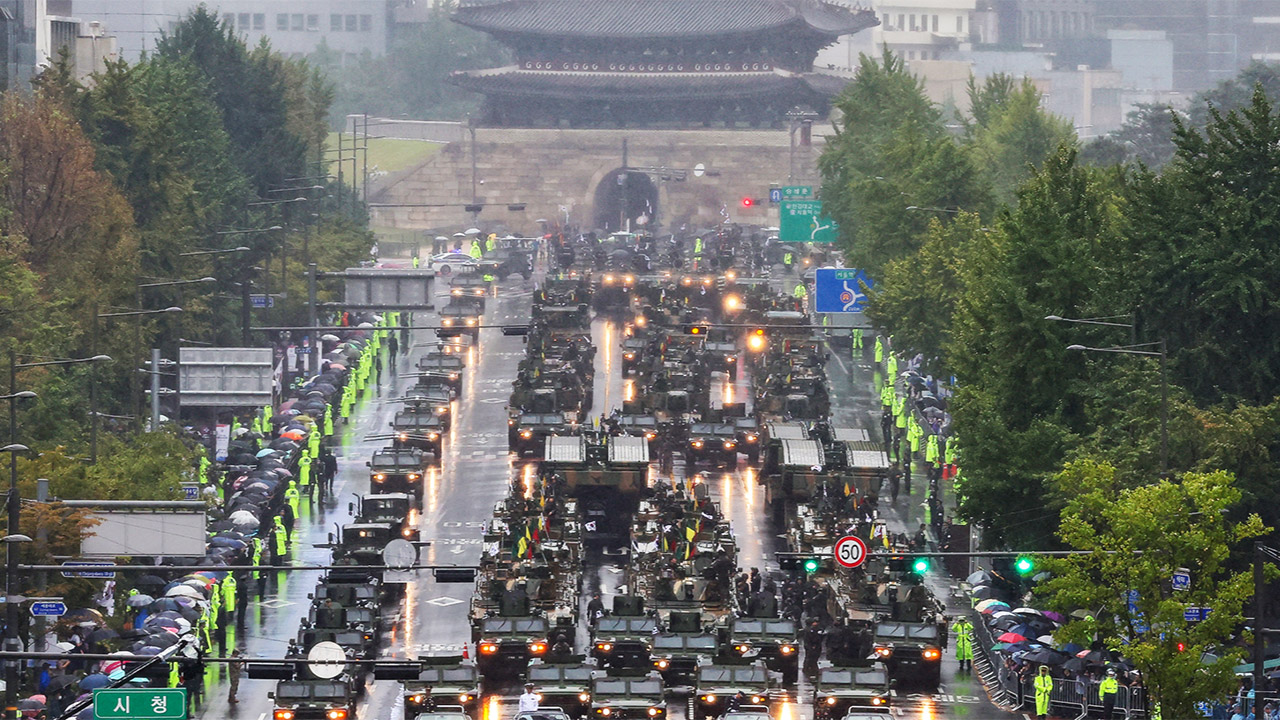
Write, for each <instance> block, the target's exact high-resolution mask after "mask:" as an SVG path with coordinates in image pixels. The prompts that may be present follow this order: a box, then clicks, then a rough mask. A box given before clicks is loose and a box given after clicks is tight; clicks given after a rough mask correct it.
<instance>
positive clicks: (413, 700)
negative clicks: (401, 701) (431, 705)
mask: <svg viewBox="0 0 1280 720" xmlns="http://www.w3.org/2000/svg"><path fill="white" fill-rule="evenodd" d="M426 699H427V696H426V695H422V694H418V695H410V696H409V702H411V703H413V704H414V705H417V704H418V703H420V702H422V701H423V700H426Z"/></svg>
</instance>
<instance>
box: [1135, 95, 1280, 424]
mask: <svg viewBox="0 0 1280 720" xmlns="http://www.w3.org/2000/svg"><path fill="white" fill-rule="evenodd" d="M1211 118H1212V119H1211V121H1210V123H1209V125H1208V126H1206V127H1205V129H1204V131H1203V132H1200V131H1197V130H1194V129H1192V128H1189V127H1186V126H1183V125H1182V124H1181V123H1179V125H1178V128H1177V131H1176V134H1175V138H1176V139H1175V142H1176V144H1177V146H1178V152H1177V155H1176V156H1175V157H1174V159H1173V161H1172V162H1170V163H1169V164H1168V165H1167V166H1166V167H1165V169H1164V171H1163V173H1161V174H1160V175H1155V174H1153V173H1150V172H1147V173H1138V174H1137V175H1136V177H1135V179H1134V181H1133V182H1132V183H1131V184H1130V186H1129V187H1130V191H1129V193H1128V194H1129V196H1130V197H1129V200H1128V202H1127V207H1128V208H1130V213H1129V219H1130V222H1129V224H1128V228H1129V229H1128V232H1127V235H1128V237H1129V243H1128V246H1127V247H1125V248H1123V249H1122V250H1121V252H1120V253H1119V255H1118V257H1120V258H1123V259H1124V263H1123V266H1124V268H1125V271H1126V274H1127V275H1129V276H1130V281H1131V285H1130V287H1129V297H1128V298H1126V301H1127V302H1126V303H1125V304H1124V305H1122V306H1128V307H1135V308H1138V316H1139V322H1140V325H1141V326H1142V330H1143V332H1142V335H1143V336H1144V337H1149V338H1160V337H1163V338H1165V339H1166V340H1167V343H1168V348H1169V352H1170V367H1171V372H1172V377H1173V378H1174V380H1175V382H1177V383H1178V384H1180V385H1183V386H1184V387H1186V388H1187V389H1188V390H1189V391H1190V392H1191V394H1192V396H1193V397H1195V398H1196V399H1197V400H1199V401H1201V402H1204V403H1206V404H1209V403H1217V402H1219V401H1222V400H1224V399H1241V400H1245V401H1248V402H1253V403H1265V402H1269V401H1270V400H1271V397H1272V395H1273V394H1274V388H1275V386H1276V384H1277V382H1278V381H1280V334H1277V333H1276V332H1274V328H1275V327H1277V326H1278V325H1280V254H1277V253H1276V252H1275V229H1276V228H1277V227H1280V115H1278V114H1277V113H1276V112H1275V111H1274V108H1273V107H1272V105H1271V103H1270V102H1269V101H1268V100H1267V98H1266V95H1265V93H1263V92H1262V90H1261V89H1259V90H1257V91H1255V93H1254V96H1253V103H1252V104H1251V105H1250V106H1248V107H1246V108H1244V109H1243V110H1240V111H1232V112H1231V113H1228V114H1226V115H1222V114H1220V113H1218V112H1217V111H1213V112H1211Z"/></svg>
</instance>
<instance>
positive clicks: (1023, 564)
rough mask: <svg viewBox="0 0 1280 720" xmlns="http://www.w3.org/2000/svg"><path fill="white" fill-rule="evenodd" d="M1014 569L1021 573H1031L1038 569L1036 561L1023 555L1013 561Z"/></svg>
mask: <svg viewBox="0 0 1280 720" xmlns="http://www.w3.org/2000/svg"><path fill="white" fill-rule="evenodd" d="M1013 569H1014V570H1017V571H1018V574H1019V575H1030V574H1031V571H1033V570H1035V569H1036V564H1035V561H1033V560H1032V559H1031V558H1029V557H1027V556H1026V555H1023V556H1022V557H1019V558H1018V559H1017V560H1016V561H1015V562H1014V563H1013Z"/></svg>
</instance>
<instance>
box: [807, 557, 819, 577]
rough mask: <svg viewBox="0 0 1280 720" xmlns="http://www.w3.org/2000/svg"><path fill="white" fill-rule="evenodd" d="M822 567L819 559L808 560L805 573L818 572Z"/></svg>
mask: <svg viewBox="0 0 1280 720" xmlns="http://www.w3.org/2000/svg"><path fill="white" fill-rule="evenodd" d="M820 565H821V563H819V562H818V558H806V559H805V561H804V571H805V572H807V573H815V572H818V567H819V566H820Z"/></svg>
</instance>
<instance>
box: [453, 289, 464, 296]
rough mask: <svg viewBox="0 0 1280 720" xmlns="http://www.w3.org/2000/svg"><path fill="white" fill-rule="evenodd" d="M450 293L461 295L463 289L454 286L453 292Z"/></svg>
mask: <svg viewBox="0 0 1280 720" xmlns="http://www.w3.org/2000/svg"><path fill="white" fill-rule="evenodd" d="M450 295H453V296H455V297H456V296H460V295H462V290H460V289H458V288H454V289H453V292H451V293H450Z"/></svg>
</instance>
